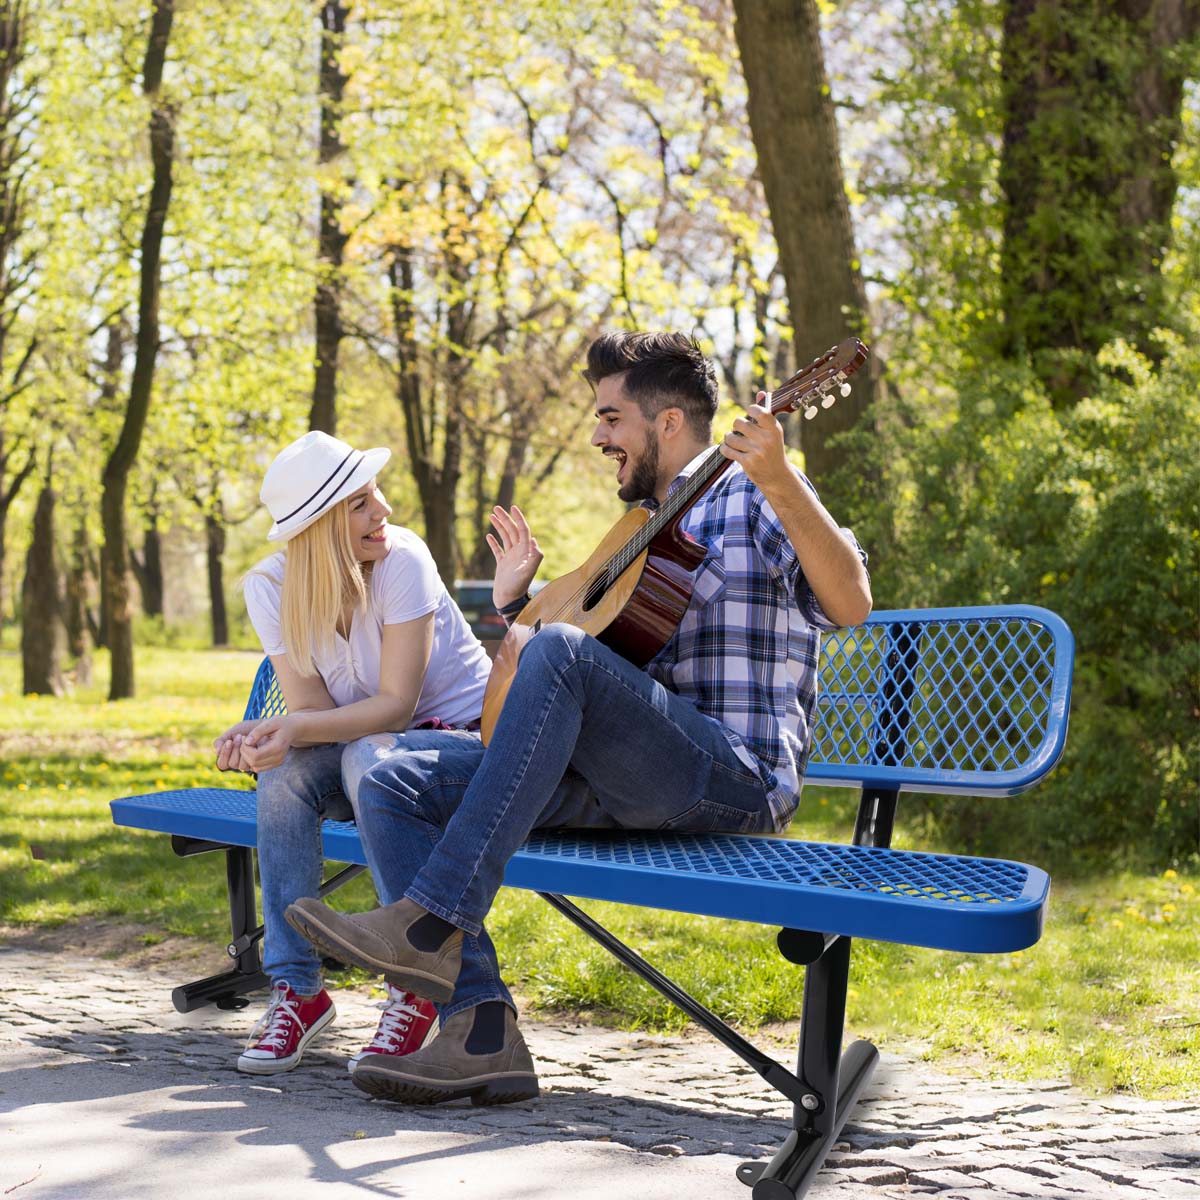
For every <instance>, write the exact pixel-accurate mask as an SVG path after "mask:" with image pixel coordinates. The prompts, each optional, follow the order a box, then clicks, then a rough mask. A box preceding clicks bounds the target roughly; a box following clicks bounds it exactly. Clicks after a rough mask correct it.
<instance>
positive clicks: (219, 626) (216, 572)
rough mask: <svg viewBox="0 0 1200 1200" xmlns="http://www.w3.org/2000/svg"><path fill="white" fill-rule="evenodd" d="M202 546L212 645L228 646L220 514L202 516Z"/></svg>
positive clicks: (223, 525) (223, 527) (223, 528)
mask: <svg viewBox="0 0 1200 1200" xmlns="http://www.w3.org/2000/svg"><path fill="white" fill-rule="evenodd" d="M204 535H205V536H204V546H205V552H206V556H207V559H208V608H209V613H210V614H211V617H212V644H213V645H214V646H228V645H229V617H228V614H227V613H226V610H225V522H224V521H223V520H222V518H221V514H220V512H216V513H213V512H208V513H205V514H204Z"/></svg>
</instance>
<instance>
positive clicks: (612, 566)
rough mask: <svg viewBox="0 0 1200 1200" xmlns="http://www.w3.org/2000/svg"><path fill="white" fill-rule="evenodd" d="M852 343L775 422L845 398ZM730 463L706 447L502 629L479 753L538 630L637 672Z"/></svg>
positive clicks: (855, 362)
mask: <svg viewBox="0 0 1200 1200" xmlns="http://www.w3.org/2000/svg"><path fill="white" fill-rule="evenodd" d="M867 354H868V350H867V347H866V346H865V345H863V343H862V342H860V341H859V340H858V338H847V339H846V340H845V341H844V342H841V343H840V344H839V345H837V346H835V347H834V348H833V349H832V350H829V351H828V352H827V353H825V354H822V355H821V356H820V357H819V358H815V359H814V360H813V361H812V362H811V363H809V365H808V366H807V367H805V368H804V370H802V371H798V372H797V373H796V374H795V375H793V376H792V377H791V378H790V379H789V380H787V382H786V383H784V384H783V385H782V386H780V387H778V388H776V389H775V391H774V392H771V393H769V394H768V397H767V400H766V401H765V404H766V406H767V407H769V408H770V409H771V412H772V413H773V414H775V415H776V416H780V415H782V414H783V413H789V412H794V411H795V410H796V409H797V408H803V409H804V415H805V417H806V418H808V419H811V418H813V417H815V416H816V415H817V412H818V411H819V409H820V408H829V407H830V406H831V405H832V404H833V403H834V400H835V399H836V397H835V396H834V394H833V393H834V389H837V390H838V391H839V393H840V394H841V395H842V396H848V395H849V394H850V385H849V383H847V382H846V380H847V379H848V378H849V377H850V376H851V375H853V374H854V372H855V371H857V370H858V369H859V367H861V366H862V365H863V363H864V362H866V360H867ZM731 466H733V460H732V459H728V458H726V457H725V456H724V455H723V454H722V453H721V451H720V448H719V447H717V446H714V447H713V449H712V450H710V451H709V453H708V454H707V455H705V457H704V458H703V459H702V460H701V462H700V465H699V466H698V467H697V468H696V470H695V471H693V472H692V474H691V475H690V476H689V477H688V479H687V481H686V482H685V483H684V484H683V485H682V486H680V487H678V488H676V490H675V491H674V492H672V493H671V495H670V496H668V497H667V499H666V500H665V501H664V502H663V503H662V504H661V505H659V507H658V508H657V509H656V510H654V511H651V510H650V509H647V508H634V509H630V511H629V512H627V513H626V514H625V515H624V516H623V517H622V518H621V519H620V520H619V521H618V522H617V523H616V524H615V525H614V526H613V527H612V528H611V529H610V530H609V531H608V533H607V534H605V536H604V539H603V540H602V541H601V543H600V544H599V546H597V547H596V549H595V550H594V551H593V552H592V554H591V556H590V557H589V558H588V560H587V561H586V562H585V563H584V564H583V565H582V566H580V567H578V568H576V569H575V570H574V571H571V572H570V573H569V574H566V575H563V576H561V577H560V578H558V579H556V580H554V581H553V582H552V583H548V584H547V585H546V586H545V587H544V588H542V590H541V591H540V592H538V594H537V595H536V596H535V597H534V598H533V599H532V600H530V602H529V603H528V604H527V605H526V606H525V608H524V609H522V611H521V614H520V616H518V617H517V619H516V620H515V621H514V622H513V624H512V625H511V626H510V627H509V630H508V633H507V634H506V635H505V637H504V641H503V642H502V643H501V644H500V649H499V650H498V651H497V652H496V659H495V661H494V662H493V663H492V673H491V676H490V677H489V679H488V685H487V690H486V691H485V692H484V697H483V718H482V722H481V732H482V736H483V741H484V744H485V745H486V744H487V743H488V741H489V740H490V739H491V736H492V730H493V729H495V727H496V721H497V719H498V718H499V716H500V710H501V708H502V707H503V706H504V699H505V697H506V696H507V695H508V689H509V687H510V686H511V684H512V678H513V674H514V673H515V672H516V669H517V660H518V659H519V658H520V656H521V651H522V650H524V648H525V645H526V643H527V642H528V641H529V639H530V638H531V637H535V636H536V635H537V633H538V631H539V630H540V629H541V628H542V627H543V626H545V625H550V624H552V623H554V622H565V623H566V624H568V625H575V626H576V627H578V628H579V629H582V630H583V631H584V632H585V633H590V634H591V635H592V636H593V637H595V638H597V639H598V640H599V641H601V642H603V643H604V644H605V645H606V646H608V647H610V648H611V649H613V650H615V651H616V652H617V653H618V654H620V655H621V656H622V657H623V658H627V659H628V660H629V661H630V662H631V663H633V664H634V665H635V666H639V667H643V666H645V665H646V663H648V662H649V661H650V660H651V659H652V658H653V657H654V656H655V655H656V654H657V653H658V652H659V651H660V650H661V649H662V648H663V647H664V646H665V645H666V644H667V642H668V641H669V640H670V638H671V635H672V634H673V633H674V632H675V629H676V627H677V626H678V624H679V622H680V621H681V620H682V619H683V614H684V612H685V611H686V610H687V606H688V604H689V602H690V601H691V596H692V582H693V579H694V577H695V572H696V569H697V568H698V567H699V566H700V563H701V562H702V561H703V559H704V556H705V554H706V553H707V549H706V547H705V546H703V545H701V544H700V543H699V542H697V541H695V540H694V539H693V538H690V537H688V535H687V534H686V533H684V532H683V531H682V530H681V529H680V528H679V523H680V519H681V518H682V517H683V515H684V513H686V512H687V511H688V509H690V508H691V507H692V505H693V504H695V503H696V501H697V500H698V499H699V498H700V497H701V496H702V495H703V494H704V493H705V492H706V491H707V490H708V489H709V488H710V487H711V486H712V485H713V484H714V483H715V482H716V481H717V479H718V478H720V476H721V474H722V473H723V472H724V471H725V469H726V468H727V467H731Z"/></svg>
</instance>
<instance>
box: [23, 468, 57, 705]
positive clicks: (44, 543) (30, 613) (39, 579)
mask: <svg viewBox="0 0 1200 1200" xmlns="http://www.w3.org/2000/svg"><path fill="white" fill-rule="evenodd" d="M55 500H56V497H55V494H54V489H53V488H52V487H51V484H50V475H49V470H47V475H46V482H45V483H44V484H43V486H42V490H41V494H40V495H39V496H38V499H37V508H36V510H35V511H34V515H33V537H32V539H31V541H30V543H29V551H28V553H27V554H26V556H25V582H24V584H23V586H22V588H21V610H22V612H21V669H22V684H21V690H22V692H24V694H25V695H26V696H31V695H42V696H61V695H62V694H63V690H64V689H63V676H62V643H63V630H62V620H61V618H62V599H61V593H60V590H59V579H58V563H57V562H56V560H55V557H54V504H55Z"/></svg>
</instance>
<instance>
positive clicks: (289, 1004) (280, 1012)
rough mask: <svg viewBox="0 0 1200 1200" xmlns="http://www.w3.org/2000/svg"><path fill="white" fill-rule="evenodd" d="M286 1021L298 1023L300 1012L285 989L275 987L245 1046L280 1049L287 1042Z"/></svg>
mask: <svg viewBox="0 0 1200 1200" xmlns="http://www.w3.org/2000/svg"><path fill="white" fill-rule="evenodd" d="M288 1021H294V1022H295V1023H296V1024H297V1025H299V1024H300V1014H299V1013H298V1012H297V1011H296V1004H295V1001H294V1000H289V999H288V994H287V989H286V988H278V987H277V988H276V989H275V990H274V991H273V992H272V994H271V1003H270V1004H269V1005H267V1011H266V1012H265V1013H263V1015H262V1016H261V1017H260V1018H259V1021H258V1024H257V1025H255V1027H254V1028H253V1029H252V1030H251V1031H250V1037H249V1039H248V1041H247V1042H246V1048H247V1049H249V1050H253V1049H254V1048H255V1047H262V1048H264V1049H270V1050H279V1049H281V1048H282V1047H283V1046H284V1045H286V1044H287V1036H288Z"/></svg>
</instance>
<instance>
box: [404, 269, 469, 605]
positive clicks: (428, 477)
mask: <svg viewBox="0 0 1200 1200" xmlns="http://www.w3.org/2000/svg"><path fill="white" fill-rule="evenodd" d="M388 281H389V283H390V284H391V293H392V329H393V336H394V338H395V343H396V358H397V375H396V398H397V400H398V401H399V403H400V411H401V413H402V414H403V416H404V437H405V442H406V445H407V447H408V463H409V469H410V470H411V471H412V475H413V479H414V481H415V482H416V485H417V493H418V495H419V496H420V499H421V511H422V514H423V516H424V518H425V542H426V544H427V545H428V546H429V552H430V554H432V555H433V561H434V562H435V563H436V564H437V569H438V574H439V575H440V576H441V577H442V582H443V583H445V585H446V586H447V587H448V588H450V589H452V590H453V588H454V581H455V577H456V571H457V559H458V539H457V534H456V529H457V522H458V479H459V473H460V470H461V457H462V455H461V439H462V418H461V416H454V415H451V416H450V417H448V418H447V421H446V431H445V448H444V451H443V458H442V463H441V464H439V463H437V461H436V460H435V458H434V448H433V440H432V437H431V436H430V431H429V429H428V427H427V426H429V425H431V424H432V422H431V421H430V420H429V415H428V413H427V412H426V408H425V396H424V393H423V391H422V388H421V376H420V370H419V364H418V361H417V345H416V338H415V336H414V329H415V318H414V314H413V311H412V300H411V298H412V287H413V273H412V252H411V249H410V248H409V247H407V246H396V247H394V248H393V250H392V254H391V256H390V258H389V261H388Z"/></svg>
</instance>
